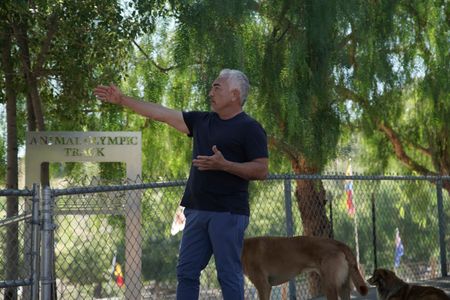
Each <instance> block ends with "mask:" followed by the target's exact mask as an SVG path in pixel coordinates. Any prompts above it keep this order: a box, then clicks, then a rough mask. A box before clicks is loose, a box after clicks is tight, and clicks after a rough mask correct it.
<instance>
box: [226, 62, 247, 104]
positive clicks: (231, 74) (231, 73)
mask: <svg viewBox="0 0 450 300" xmlns="http://www.w3.org/2000/svg"><path fill="white" fill-rule="evenodd" d="M219 77H225V78H226V79H227V80H228V83H229V85H230V88H231V89H238V91H239V94H240V95H241V99H240V100H241V106H243V105H244V103H245V101H246V100H247V96H248V92H249V90H250V84H249V82H248V78H247V76H245V74H244V73H242V72H241V71H239V70H232V69H223V70H222V71H220V74H219Z"/></svg>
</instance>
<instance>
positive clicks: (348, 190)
mask: <svg viewBox="0 0 450 300" xmlns="http://www.w3.org/2000/svg"><path fill="white" fill-rule="evenodd" d="M345 175H347V176H351V175H352V165H351V163H348V167H347V171H346V172H345ZM345 194H346V196H347V197H346V198H347V212H348V214H349V215H350V216H352V217H353V216H354V215H355V205H354V204H353V180H346V181H345Z"/></svg>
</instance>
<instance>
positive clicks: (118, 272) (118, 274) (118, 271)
mask: <svg viewBox="0 0 450 300" xmlns="http://www.w3.org/2000/svg"><path fill="white" fill-rule="evenodd" d="M114 276H115V277H116V283H117V285H118V286H119V287H122V286H123V285H124V283H125V280H124V278H123V273H122V267H121V266H120V264H119V263H116V266H115V267H114Z"/></svg>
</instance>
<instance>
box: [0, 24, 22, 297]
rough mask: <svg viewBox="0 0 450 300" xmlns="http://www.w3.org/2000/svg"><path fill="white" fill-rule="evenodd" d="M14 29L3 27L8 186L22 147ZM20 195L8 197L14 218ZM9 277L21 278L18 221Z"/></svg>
mask: <svg viewBox="0 0 450 300" xmlns="http://www.w3.org/2000/svg"><path fill="white" fill-rule="evenodd" d="M11 36H12V33H11V29H10V28H9V27H8V26H6V25H4V26H3V28H2V36H1V41H2V43H1V44H2V45H3V47H2V49H1V51H2V65H3V71H4V74H5V82H4V86H5V94H6V124H7V150H6V151H7V155H6V165H7V169H6V188H8V189H17V188H18V174H19V172H18V169H19V166H18V148H17V125H16V124H17V123H16V121H17V120H16V118H17V103H16V101H17V95H16V91H15V88H14V78H13V74H14V67H13V64H12V62H13V59H12V57H11V50H12V46H11V44H12V42H11ZM18 202H19V201H18V198H17V197H16V196H9V197H7V200H6V217H7V218H11V217H14V216H17V215H18V212H19V203H18ZM5 261H6V262H7V264H6V265H5V279H6V280H15V279H19V270H18V266H19V228H18V224H17V223H12V224H9V225H7V227H6V245H5ZM4 296H5V297H4V299H7V300H16V299H17V288H6V289H5V294H4Z"/></svg>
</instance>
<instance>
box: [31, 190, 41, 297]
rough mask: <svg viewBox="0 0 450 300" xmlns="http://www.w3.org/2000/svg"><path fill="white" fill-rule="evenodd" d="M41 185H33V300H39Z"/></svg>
mask: <svg viewBox="0 0 450 300" xmlns="http://www.w3.org/2000/svg"><path fill="white" fill-rule="evenodd" d="M39 196H40V188H39V185H37V184H34V185H33V198H32V206H33V208H32V210H31V226H32V235H31V300H38V299H39V249H40V247H39V198H40V197H39Z"/></svg>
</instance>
